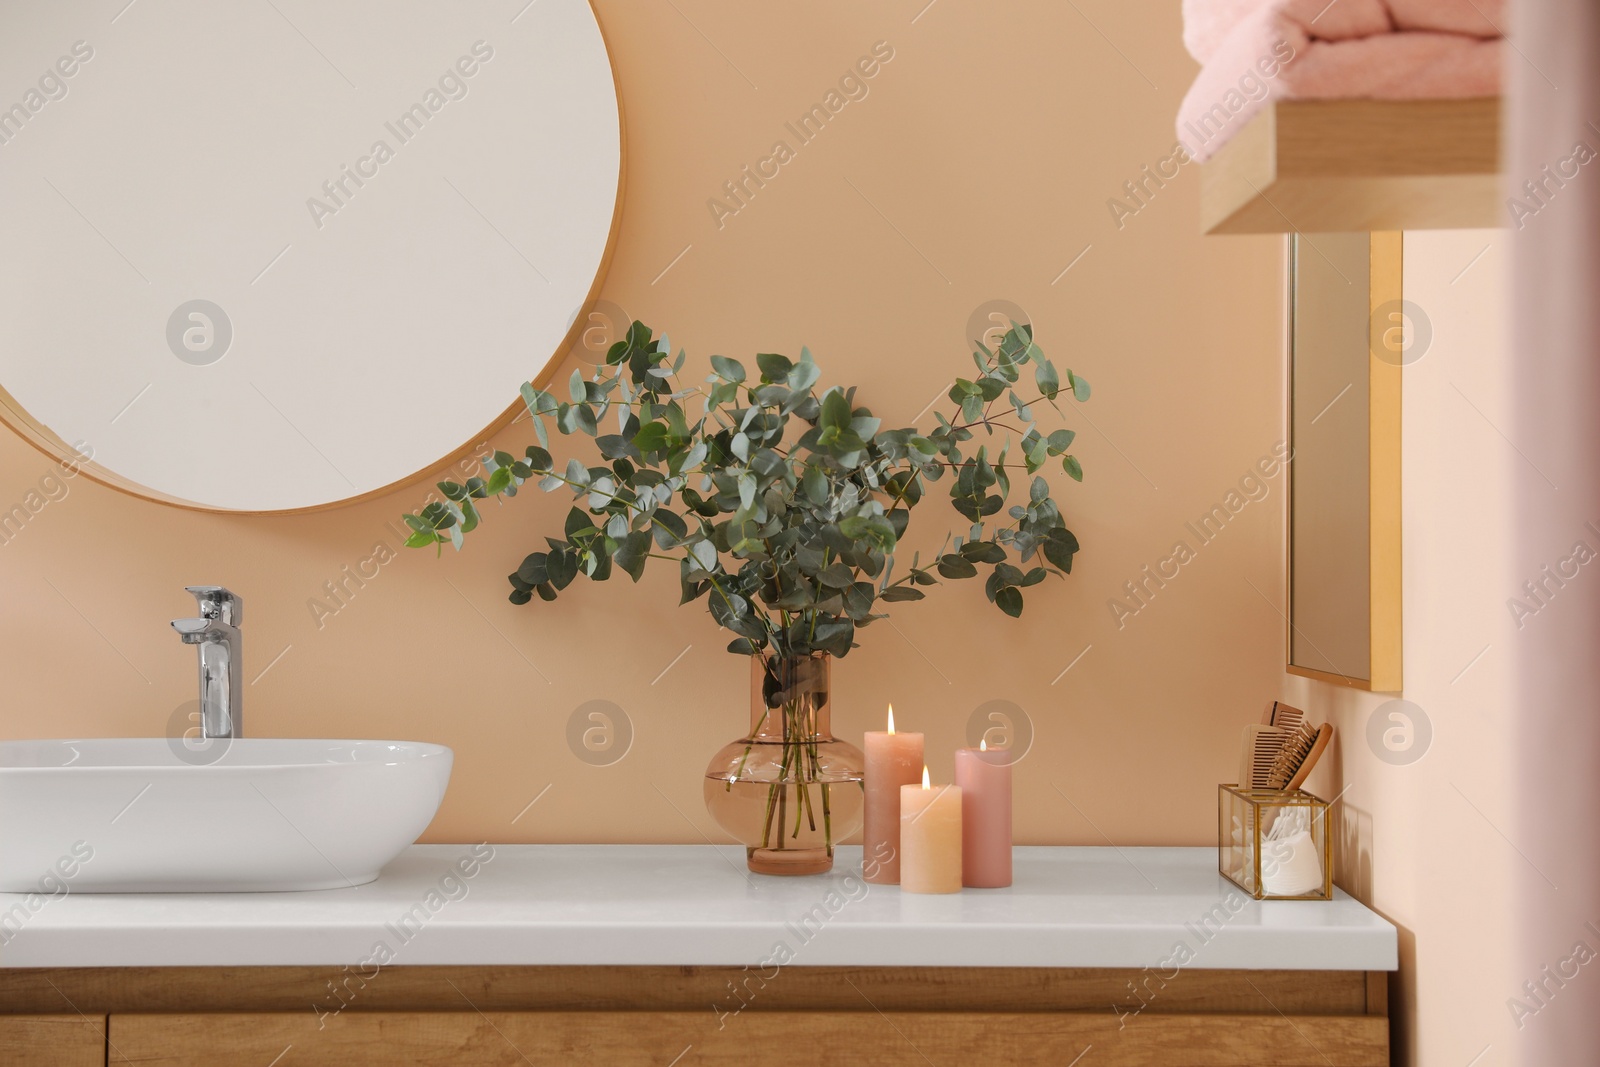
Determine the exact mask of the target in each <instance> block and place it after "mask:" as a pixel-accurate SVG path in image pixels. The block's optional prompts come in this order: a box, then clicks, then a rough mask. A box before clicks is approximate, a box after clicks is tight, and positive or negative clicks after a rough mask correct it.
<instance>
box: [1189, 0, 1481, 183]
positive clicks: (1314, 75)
mask: <svg viewBox="0 0 1600 1067" xmlns="http://www.w3.org/2000/svg"><path fill="white" fill-rule="evenodd" d="M1184 7H1185V11H1186V13H1192V15H1193V18H1192V21H1191V22H1189V23H1188V24H1187V25H1186V28H1185V43H1186V44H1187V45H1188V47H1189V50H1190V51H1191V52H1193V53H1194V54H1195V55H1196V56H1197V57H1200V56H1204V63H1205V65H1204V67H1202V68H1201V71H1200V75H1199V77H1197V78H1196V79H1195V82H1194V85H1192V86H1191V87H1190V89H1189V93H1188V95H1187V96H1185V97H1184V100H1183V105H1182V106H1181V107H1180V108H1179V111H1178V139H1179V141H1181V142H1182V143H1183V146H1184V148H1185V149H1186V150H1187V151H1188V153H1189V155H1190V156H1191V157H1192V158H1194V159H1196V160H1205V159H1208V158H1210V157H1211V156H1212V155H1213V154H1215V152H1216V151H1217V149H1218V148H1220V147H1221V146H1222V145H1223V144H1224V143H1226V142H1227V141H1228V139H1229V138H1231V137H1232V136H1233V135H1234V134H1235V133H1237V132H1238V131H1239V130H1240V129H1242V128H1243V127H1244V126H1245V125H1246V124H1247V123H1248V122H1249V120H1250V119H1251V118H1252V117H1254V115H1255V114H1256V113H1257V112H1258V111H1260V110H1261V109H1262V108H1263V107H1265V106H1266V104H1267V103H1268V102H1269V101H1271V100H1276V99H1351V98H1369V99H1380V100H1425V99H1435V98H1460V97H1472V96H1496V95H1498V94H1499V92H1500V84H1501V76H1500V67H1501V48H1502V41H1501V39H1500V37H1499V32H1498V30H1497V29H1496V28H1495V23H1496V22H1497V21H1498V17H1499V16H1501V15H1503V14H1504V12H1503V10H1502V5H1501V4H1500V3H1498V2H1495V0H1332V2H1331V3H1330V2H1329V0H1185V4H1184ZM1230 19H1237V21H1236V22H1234V23H1233V24H1232V25H1231V28H1228V27H1225V26H1224V23H1226V22H1228V20H1230Z"/></svg>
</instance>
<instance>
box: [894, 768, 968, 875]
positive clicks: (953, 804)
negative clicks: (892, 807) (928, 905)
mask: <svg viewBox="0 0 1600 1067" xmlns="http://www.w3.org/2000/svg"><path fill="white" fill-rule="evenodd" d="M900 850H901V857H900V859H901V863H900V888H901V889H903V890H904V891H905V892H907V893H959V892H961V789H960V788H959V787H958V786H953V785H942V786H939V787H938V788H937V789H935V788H933V787H931V786H930V785H929V784H928V768H926V767H924V768H922V784H921V785H920V786H915V785H903V786H901V787H900Z"/></svg>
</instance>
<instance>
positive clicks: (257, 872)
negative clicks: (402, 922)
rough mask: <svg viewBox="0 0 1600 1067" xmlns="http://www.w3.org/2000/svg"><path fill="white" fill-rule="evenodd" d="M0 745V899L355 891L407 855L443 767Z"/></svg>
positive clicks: (408, 751)
mask: <svg viewBox="0 0 1600 1067" xmlns="http://www.w3.org/2000/svg"><path fill="white" fill-rule="evenodd" d="M204 744H205V745H208V746H215V747H214V748H210V749H197V748H195V747H191V746H189V745H187V744H186V743H185V742H184V741H183V740H182V739H167V738H161V737H151V738H144V737H137V738H102V739H90V740H81V741H0V892H8V893H40V892H42V893H46V894H51V893H54V894H59V893H61V892H72V893H171V892H261V891H269V890H286V889H332V888H337V887H342V886H353V885H360V884H362V883H363V882H370V881H372V880H373V879H374V878H376V877H377V876H378V871H379V870H381V869H382V867H383V865H384V864H386V863H388V862H389V861H390V860H392V859H394V857H395V856H397V855H398V854H399V853H400V851H401V850H402V849H404V848H405V847H406V846H408V845H410V844H412V843H413V842H414V841H416V839H417V837H418V836H419V835H420V834H421V833H422V831H423V830H424V829H426V828H427V825H428V823H429V822H430V821H431V820H432V819H433V815H434V812H435V811H437V810H438V808H439V802H440V801H441V800H443V799H444V791H445V786H446V785H447V784H448V782H449V780H450V765H451V761H452V753H451V751H450V750H449V749H448V748H445V747H444V746H443V745H430V744H423V743H419V742H411V741H316V740H298V739H277V738H240V739H237V740H219V741H210V742H205V743H204Z"/></svg>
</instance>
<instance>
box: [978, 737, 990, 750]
mask: <svg viewBox="0 0 1600 1067" xmlns="http://www.w3.org/2000/svg"><path fill="white" fill-rule="evenodd" d="M978 751H979V752H987V751H989V742H988V740H986V739H985V738H982V737H980V738H978Z"/></svg>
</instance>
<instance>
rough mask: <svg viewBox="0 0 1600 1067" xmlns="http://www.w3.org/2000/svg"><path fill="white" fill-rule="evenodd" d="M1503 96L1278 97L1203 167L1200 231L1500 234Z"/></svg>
mask: <svg viewBox="0 0 1600 1067" xmlns="http://www.w3.org/2000/svg"><path fill="white" fill-rule="evenodd" d="M1499 168H1500V99H1499V98H1498V97H1481V98H1475V99H1470V100H1280V101H1278V102H1277V103H1276V104H1274V105H1272V106H1271V107H1269V108H1268V109H1266V110H1265V111H1263V112H1262V113H1261V114H1259V115H1257V116H1256V117H1255V118H1253V119H1251V120H1250V123H1249V124H1248V125H1247V126H1245V128H1244V129H1242V130H1240V131H1239V133H1238V134H1237V135H1236V136H1235V137H1234V138H1233V139H1232V140H1231V141H1229V142H1228V143H1227V144H1226V145H1224V146H1223V147H1222V149H1221V150H1219V151H1218V152H1217V154H1216V155H1215V156H1213V157H1212V158H1211V159H1210V160H1209V161H1207V162H1206V163H1205V164H1204V165H1202V166H1201V168H1200V222H1201V228H1202V229H1203V230H1204V232H1206V233H1208V234H1209V233H1293V232H1300V233H1340V232H1348V231H1361V230H1439V229H1472V228H1477V227H1488V226H1500V225H1503V224H1504V222H1505V214H1504V211H1503V208H1502V206H1501V203H1500V197H1501V194H1500V176H1499Z"/></svg>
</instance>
